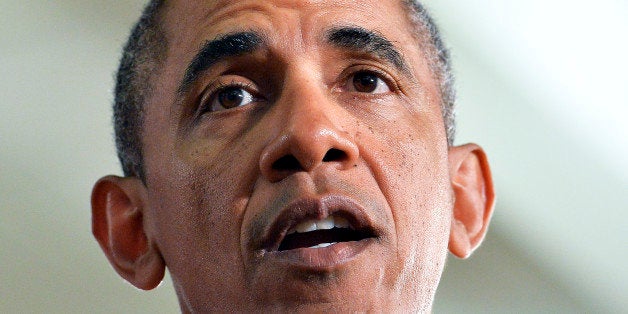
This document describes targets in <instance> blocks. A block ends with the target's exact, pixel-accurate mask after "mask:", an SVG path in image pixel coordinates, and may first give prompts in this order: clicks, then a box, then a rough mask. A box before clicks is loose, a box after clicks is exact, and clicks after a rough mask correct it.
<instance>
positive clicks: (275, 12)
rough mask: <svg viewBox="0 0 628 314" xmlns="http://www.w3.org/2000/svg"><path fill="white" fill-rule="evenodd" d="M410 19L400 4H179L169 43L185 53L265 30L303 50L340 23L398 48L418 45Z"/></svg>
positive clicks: (368, 0)
mask: <svg viewBox="0 0 628 314" xmlns="http://www.w3.org/2000/svg"><path fill="white" fill-rule="evenodd" d="M409 21H410V19H409V16H408V13H407V11H406V9H405V5H404V4H402V3H401V1H400V0H338V1H322V0H318V1H313V0H239V1H234V0H228V1H224V0H206V1H180V0H175V1H169V2H168V3H167V4H166V7H165V10H164V15H163V24H164V26H165V27H164V28H165V31H166V34H167V37H168V39H169V42H170V43H171V44H172V45H173V46H174V47H178V48H184V49H185V50H190V49H194V48H197V47H198V45H199V44H200V43H202V42H204V41H206V40H208V39H210V38H214V37H216V36H219V35H221V34H226V33H231V32H235V31H242V30H256V31H261V32H263V33H266V35H267V36H269V38H270V39H271V40H273V39H275V41H277V42H280V43H289V46H290V47H293V48H298V47H299V46H300V45H307V44H309V43H311V42H315V41H316V40H320V39H321V36H322V34H323V33H324V31H325V30H327V29H329V28H331V27H333V26H338V25H354V26H360V27H363V28H366V29H370V30H373V31H377V32H378V33H381V34H384V35H385V36H386V37H387V38H389V39H391V40H393V41H396V42H397V45H400V46H402V45H404V44H410V45H411V46H413V47H416V40H415V37H414V31H413V27H412V25H411V23H410V22H409ZM286 40H288V41H286Z"/></svg>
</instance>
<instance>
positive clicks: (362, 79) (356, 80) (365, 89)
mask: <svg viewBox="0 0 628 314" xmlns="http://www.w3.org/2000/svg"><path fill="white" fill-rule="evenodd" d="M377 80H379V78H378V77H377V75H375V74H374V73H369V72H360V73H356V74H355V75H354V76H353V86H354V87H355V90H356V91H358V92H361V93H372V92H373V91H375V89H377Z"/></svg>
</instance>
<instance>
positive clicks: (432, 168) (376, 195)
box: [143, 0, 452, 312]
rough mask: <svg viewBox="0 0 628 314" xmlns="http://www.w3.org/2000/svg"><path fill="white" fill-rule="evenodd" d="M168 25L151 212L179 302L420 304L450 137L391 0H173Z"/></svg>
mask: <svg viewBox="0 0 628 314" xmlns="http://www.w3.org/2000/svg"><path fill="white" fill-rule="evenodd" d="M163 25H164V29H165V31H166V34H167V38H168V44H169V50H168V53H167V56H166V60H165V62H164V64H163V65H162V67H161V70H160V71H159V72H158V73H157V74H156V75H155V76H154V81H153V86H154V90H153V92H152V94H151V96H150V97H149V99H148V103H147V106H146V108H145V110H146V112H145V122H144V132H143V139H144V143H143V144H144V147H143V150H144V156H145V169H146V173H147V175H146V186H147V191H148V202H149V204H148V205H149V206H147V209H146V211H145V213H144V219H145V222H144V224H145V225H146V226H147V227H146V229H147V234H148V236H149V237H150V238H151V239H152V240H153V241H154V244H155V245H156V247H157V248H158V250H159V251H160V252H161V254H162V256H163V259H164V261H165V263H166V265H167V267H168V269H169V271H170V274H171V276H172V278H173V281H174V284H175V287H176V290H177V293H178V296H179V299H180V301H181V306H182V309H183V310H184V311H201V312H202V311H204V310H206V309H214V310H219V309H223V310H224V309H230V310H241V311H253V310H256V311H274V310H290V311H292V310H334V311H343V312H344V311H366V310H380V311H386V310H391V309H394V308H406V309H407V308H415V309H421V308H423V309H425V308H424V307H429V306H430V304H431V300H432V298H433V295H434V292H435V289H436V287H437V284H438V281H439V279H440V275H441V272H442V268H443V264H444V260H445V255H446V249H447V242H448V236H449V227H450V224H451V216H452V213H451V208H452V196H451V195H452V194H451V186H450V181H449V174H448V166H447V150H448V147H447V142H446V139H445V131H444V126H443V121H442V116H441V111H440V100H441V98H440V95H439V92H438V88H437V82H436V80H435V79H434V76H433V75H432V73H431V72H430V70H429V65H428V63H427V61H426V60H427V59H426V55H425V53H424V51H423V49H424V47H421V46H420V44H419V41H418V39H417V38H416V37H415V36H414V35H413V26H412V25H411V23H410V22H409V19H408V16H407V13H406V11H405V9H404V7H403V5H402V4H401V3H400V1H397V0H369V1H258V0H251V1H171V2H169V3H168V4H167V5H166V8H165V15H164V19H163ZM201 51H203V52H201ZM332 228H333V229H332ZM312 230H314V231H312ZM238 307H239V308H238Z"/></svg>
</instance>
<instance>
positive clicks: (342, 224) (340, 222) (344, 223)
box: [334, 217, 349, 228]
mask: <svg viewBox="0 0 628 314" xmlns="http://www.w3.org/2000/svg"><path fill="white" fill-rule="evenodd" d="M334 226H335V227H336V228H349V221H348V220H347V219H345V218H342V217H334Z"/></svg>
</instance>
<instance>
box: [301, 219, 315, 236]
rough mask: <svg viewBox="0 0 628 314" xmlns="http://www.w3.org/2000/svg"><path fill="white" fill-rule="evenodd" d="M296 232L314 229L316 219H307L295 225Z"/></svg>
mask: <svg viewBox="0 0 628 314" xmlns="http://www.w3.org/2000/svg"><path fill="white" fill-rule="evenodd" d="M296 229H297V232H299V233H304V232H310V231H314V230H316V221H314V220H308V221H304V222H302V223H300V224H298V225H297V227H296Z"/></svg>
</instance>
